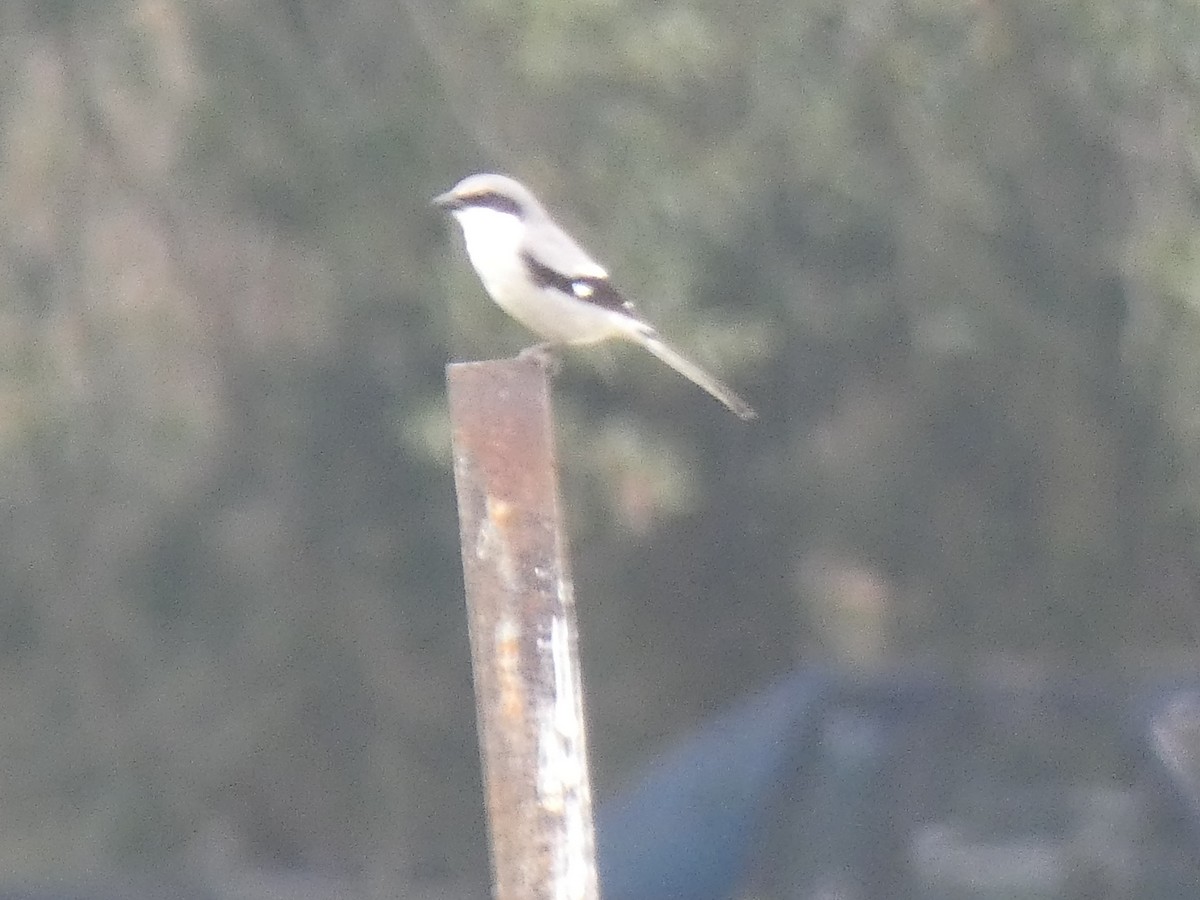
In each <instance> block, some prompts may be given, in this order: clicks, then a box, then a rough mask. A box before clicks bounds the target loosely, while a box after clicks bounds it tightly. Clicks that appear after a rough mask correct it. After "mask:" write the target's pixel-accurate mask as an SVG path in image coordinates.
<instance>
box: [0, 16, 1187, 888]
mask: <svg viewBox="0 0 1200 900" xmlns="http://www.w3.org/2000/svg"><path fill="white" fill-rule="evenodd" d="M1197 34H1200V13H1198V11H1197V7H1196V6H1195V4H1192V3H1187V2H1182V0H1149V2H1143V3H1137V4H1131V3H1127V2H1124V0H1093V2H1080V0H1073V2H1063V3H1058V4H1053V5H1050V4H1044V3H1041V2H1034V0H1013V2H1003V3H1001V2H984V0H978V2H966V0H958V2H939V0H926V2H894V0H867V2H854V3H834V2H824V0H800V2H796V0H788V2H774V0H762V2H753V3H745V2H733V0H699V2H697V0H691V2H687V3H683V2H666V3H662V2H649V0H640V2H638V0H626V2H619V3H618V2H600V0H562V2H544V3H532V2H531V3H520V2H512V3H505V2H499V0H476V2H450V3H445V2H430V0H408V2H406V3H405V2H384V0H347V2H343V3H338V4H327V3H318V2H313V0H291V2H287V0H274V2H272V0H268V2H245V0H191V2H187V3H185V2H182V0H110V2H106V3H83V2H75V0H57V2H52V3H46V2H43V0H9V2H6V3H4V4H2V5H0V40H2V42H3V53H2V54H0V67H2V69H3V74H2V77H0V127H2V134H3V143H2V146H0V154H2V155H0V291H2V294H0V296H2V297H3V301H2V303H0V498H2V500H3V506H2V508H0V509H2V519H0V674H2V677H0V711H2V717H3V721H4V723H5V724H4V727H3V728H0V809H3V810H4V814H3V821H2V822H0V873H3V874H5V875H8V876H13V877H21V878H34V879H37V878H42V877H48V876H54V877H59V876H67V877H73V876H75V875H81V876H86V875H88V874H89V873H95V872H109V871H143V870H147V869H155V868H157V867H165V868H166V869H168V870H171V871H205V872H212V871H214V870H215V871H221V870H223V868H229V869H233V868H236V867H239V866H278V867H286V868H305V869H310V870H316V871H323V872H324V871H328V872H337V873H346V874H349V875H350V876H351V877H353V878H355V879H360V880H361V881H362V883H366V884H372V885H382V886H387V885H396V884H410V883H414V882H422V883H428V882H434V881H437V882H442V881H450V882H452V883H460V882H464V881H465V882H466V883H477V882H480V881H481V880H482V878H483V872H484V870H485V866H486V854H485V848H484V842H483V830H482V820H481V810H480V798H479V787H478V775H477V757H476V749H475V739H474V733H473V709H472V699H471V690H470V671H469V661H468V655H467V645H466V634H465V615H464V610H463V600H462V596H461V581H460V571H459V561H458V546H457V525H456V520H455V515H454V501H453V495H452V484H451V475H450V463H449V455H448V432H447V422H446V410H445V402H444V393H443V365H444V364H445V363H446V362H447V361H449V360H453V359H465V358H480V357H486V356H497V355H509V354H511V353H513V352H515V351H516V350H517V349H519V348H520V347H522V346H524V344H525V343H526V342H528V340H529V339H528V336H527V335H526V334H524V333H523V332H522V331H521V329H520V328H519V326H516V325H515V324H511V323H509V322H507V320H505V319H504V317H503V316H502V314H501V313H499V312H498V311H497V310H495V309H494V308H493V307H492V306H491V305H490V304H489V303H488V301H487V300H486V299H485V297H484V295H483V293H482V290H481V289H480V288H479V287H478V285H477V282H476V280H475V277H474V275H473V273H471V272H470V271H469V269H468V267H467V265H466V263H465V259H464V256H463V254H462V250H461V245H460V239H459V236H458V234H457V232H456V229H454V228H453V227H452V225H451V224H450V223H449V222H446V221H442V220H441V219H440V218H439V216H438V215H437V214H436V213H435V211H433V210H431V209H430V208H429V207H428V205H427V204H428V198H429V197H431V196H432V195H433V194H434V193H436V192H438V191H440V190H444V189H445V188H447V187H448V186H450V185H451V184H452V183H453V182H455V181H456V180H457V179H458V178H459V177H461V176H462V175H464V174H467V173H469V172H471V171H477V170H487V169H495V170H501V171H507V172H510V173H512V174H514V175H517V176H518V177H520V178H521V179H523V180H525V181H527V182H528V183H529V184H531V185H532V186H533V187H534V188H535V189H536V190H537V191H538V193H539V194H540V195H541V196H542V197H543V199H544V200H545V201H547V203H548V205H550V206H551V208H552V209H555V210H557V211H560V212H561V215H562V218H563V219H564V220H565V221H566V222H568V223H569V224H570V225H571V226H572V227H573V228H574V229H575V230H577V231H578V232H579V233H580V234H582V235H583V236H584V238H585V244H586V245H587V246H589V248H590V249H592V250H593V251H594V252H596V254H597V255H598V256H600V257H601V258H602V259H604V260H605V261H606V262H608V264H609V265H610V267H611V268H612V270H613V271H614V272H616V273H617V280H618V282H619V283H620V285H621V286H622V287H623V288H625V289H626V291H627V292H628V293H630V294H631V295H633V296H634V297H635V298H636V299H637V300H638V301H639V302H640V305H641V306H642V308H643V310H644V311H645V312H646V313H647V315H648V317H650V318H651V319H652V320H653V321H655V322H656V323H657V324H658V325H659V326H660V327H661V329H662V330H663V331H664V333H666V334H667V335H668V336H670V337H671V338H672V339H673V341H674V343H676V344H677V345H679V346H680V347H681V348H684V349H686V350H688V351H689V353H690V355H692V356H694V357H696V358H697V359H699V360H701V361H703V362H704V363H706V364H707V365H710V366H711V367H712V368H713V369H714V370H716V371H720V372H721V373H722V374H723V375H724V376H725V377H726V378H727V379H728V380H729V381H730V382H731V383H733V384H735V385H736V386H738V388H739V390H741V391H742V392H743V393H744V394H745V395H746V396H747V397H748V398H750V399H751V400H752V402H753V403H754V404H755V405H756V406H757V407H758V408H759V410H760V412H761V414H762V418H761V421H760V422H758V423H756V424H754V425H752V426H749V427H747V426H744V425H742V424H741V423H739V422H738V421H736V420H735V419H734V418H733V417H732V416H729V415H728V414H727V413H725V412H724V411H723V410H721V409H720V408H719V407H718V406H717V405H716V404H714V403H712V402H711V401H710V400H709V399H707V398H706V397H704V396H703V395H702V394H700V393H699V392H698V391H696V390H695V389H694V388H692V387H691V386H690V385H688V384H687V383H686V382H684V381H683V380H682V379H680V378H678V377H676V376H675V375H673V374H672V373H671V372H669V371H667V370H665V369H663V368H662V367H661V366H659V365H658V364H657V363H656V362H654V361H653V360H650V359H648V358H647V359H642V358H641V357H640V356H638V355H637V354H635V353H632V352H630V353H627V352H625V351H624V350H620V349H617V350H613V351H611V352H610V351H597V352H591V351H583V352H579V353H573V354H571V355H570V357H569V359H568V361H567V365H566V372H565V374H564V375H563V377H562V378H561V379H560V380H559V381H558V383H557V405H558V413H559V416H560V428H559V435H560V457H561V462H562V468H563V478H564V494H565V498H566V501H567V506H568V508H569V509H570V514H571V519H572V536H571V537H572V544H573V550H574V560H575V562H574V566H575V575H576V582H577V594H578V598H579V602H580V606H581V610H580V611H581V616H582V627H583V635H584V648H583V649H584V655H585V663H586V679H587V686H588V691H589V695H588V703H589V714H590V716H591V718H592V720H593V727H594V735H593V738H592V744H593V748H594V751H595V754H596V760H595V766H596V772H597V779H598V783H599V791H600V794H601V796H602V797H603V796H604V795H605V793H606V792H607V791H609V790H611V788H612V786H614V785H615V784H618V783H619V782H620V779H621V776H622V774H623V773H624V772H626V771H627V770H628V767H629V766H630V765H631V764H632V763H633V762H634V761H635V760H639V759H642V758H644V757H646V756H647V755H649V754H650V753H651V752H653V748H654V747H655V746H656V745H657V743H658V742H659V741H660V740H661V739H663V738H664V737H666V736H667V735H669V734H672V733H676V732H678V731H681V730H683V729H686V728H687V727H689V726H690V725H692V724H694V723H695V722H696V721H697V720H699V719H700V718H701V717H702V716H703V715H704V714H706V713H708V712H711V711H712V710H713V709H716V708H719V707H721V706H722V705H723V704H725V703H726V702H728V701H730V700H732V699H733V698H735V697H737V696H739V695H741V694H742V693H744V692H745V691H747V690H749V689H751V688H753V687H755V686H757V685H760V684H762V683H764V682H766V681H768V680H769V679H771V678H773V677H775V676H777V675H779V674H780V673H783V672H785V671H787V670H788V669H790V668H791V667H793V666H795V665H797V664H798V663H802V662H810V661H813V660H824V661H832V662H836V663H838V664H839V665H844V666H846V667H850V668H854V669H860V670H871V669H877V668H879V667H882V666H886V665H889V664H891V663H895V662H901V663H911V662H914V661H915V662H919V663H921V664H926V665H933V666H936V667H938V668H941V669H944V670H949V671H953V672H960V673H962V675H963V677H964V678H969V677H970V678H973V677H986V676H987V674H988V673H989V672H995V671H1002V672H1011V671H1013V670H1014V669H1015V670H1019V671H1028V672H1035V671H1036V672H1046V671H1057V670H1072V671H1078V670H1085V671H1086V670H1089V669H1095V668H1103V669H1104V670H1105V671H1106V672H1107V673H1108V674H1110V675H1111V674H1112V673H1113V672H1128V673H1129V676H1130V677H1131V678H1132V677H1135V676H1136V675H1137V674H1139V673H1145V672H1157V671H1162V670H1164V669H1169V668H1175V667H1178V666H1179V665H1181V664H1186V663H1187V662H1188V661H1189V660H1194V647H1195V637H1196V626H1197V586H1198V582H1197V576H1198V574H1200V542H1198V534H1197V525H1198V523H1200V300H1198V298H1200V229H1198V228H1197V215H1196V214H1197V209H1198V207H1200V189H1198V185H1197V168H1198V162H1197V160H1198V159H1200V142H1198V140H1197V115H1198V111H1197V96H1198V94H1197V88H1198V85H1200V43H1197V41H1196V35H1197Z"/></svg>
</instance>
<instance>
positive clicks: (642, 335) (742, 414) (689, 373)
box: [630, 329, 758, 419]
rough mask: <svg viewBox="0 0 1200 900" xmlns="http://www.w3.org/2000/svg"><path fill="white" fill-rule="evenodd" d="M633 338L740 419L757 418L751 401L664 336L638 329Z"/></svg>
mask: <svg viewBox="0 0 1200 900" xmlns="http://www.w3.org/2000/svg"><path fill="white" fill-rule="evenodd" d="M630 336H631V337H632V338H633V340H635V341H636V342H637V343H639V344H641V345H642V346H643V347H645V348H646V349H647V350H649V351H650V352H651V353H653V354H654V355H655V356H657V357H658V358H659V359H661V360H662V361H663V362H665V363H666V364H667V365H668V366H670V367H671V368H672V369H674V370H675V371H676V372H678V373H679V374H680V375H682V376H683V377H684V378H686V379H687V380H688V381H690V382H692V384H694V385H696V386H697V387H699V388H703V389H704V390H706V391H708V393H710V394H712V395H713V396H714V397H716V398H717V399H718V400H720V401H721V402H722V403H723V404H725V405H726V406H727V407H729V409H730V410H732V411H733V414H734V415H736V416H737V417H738V418H739V419H756V418H758V413H756V412H755V411H754V407H752V406H751V405H750V404H749V403H747V402H746V401H745V400H743V399H742V398H741V397H739V396H738V395H737V394H736V393H734V392H733V391H732V390H730V389H729V388H727V387H726V386H725V385H723V384H722V383H721V382H719V381H717V379H715V378H713V377H712V376H711V375H709V374H708V373H707V372H705V371H704V370H703V369H701V368H700V367H699V366H697V365H696V364H695V363H693V362H691V361H689V360H687V359H684V358H683V357H682V356H680V355H679V354H678V353H676V352H675V351H674V350H672V349H671V348H670V347H668V346H667V345H666V344H664V343H663V341H662V338H660V337H659V336H658V334H657V333H656V332H654V331H652V330H649V329H647V330H646V331H640V330H639V331H637V332H635V333H634V334H632V335H630Z"/></svg>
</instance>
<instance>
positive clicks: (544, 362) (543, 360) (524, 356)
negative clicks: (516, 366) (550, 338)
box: [517, 343, 562, 378]
mask: <svg viewBox="0 0 1200 900" xmlns="http://www.w3.org/2000/svg"><path fill="white" fill-rule="evenodd" d="M517 359H519V360H531V361H533V362H535V363H537V364H538V365H539V366H541V367H542V368H543V369H545V370H546V371H547V372H548V373H549V374H550V377H551V378H553V377H554V376H555V375H557V374H558V373H559V370H561V369H562V359H561V358H559V356H558V354H557V353H555V352H554V344H550V343H545V344H534V345H533V346H532V347H526V348H525V349H524V350H522V351H521V352H520V353H518V354H517Z"/></svg>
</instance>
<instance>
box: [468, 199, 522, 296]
mask: <svg viewBox="0 0 1200 900" xmlns="http://www.w3.org/2000/svg"><path fill="white" fill-rule="evenodd" d="M454 218H456V219H458V224H459V225H461V226H462V230H463V238H464V239H465V240H466V242H467V256H469V257H470V258H471V265H473V266H474V267H475V271H476V272H478V273H479V275H480V277H481V278H483V280H484V282H485V283H486V282H487V280H488V274H489V273H491V272H496V271H502V270H504V269H507V268H509V267H511V266H512V265H513V264H514V263H516V262H517V261H518V254H519V252H520V248H521V241H522V239H523V238H524V237H525V223H524V222H522V221H521V220H520V219H519V218H517V217H516V216H514V215H513V214H512V213H506V212H500V211H499V210H495V209H488V208H487V207H484V206H473V207H472V206H469V207H466V208H465V209H458V210H455V211H454Z"/></svg>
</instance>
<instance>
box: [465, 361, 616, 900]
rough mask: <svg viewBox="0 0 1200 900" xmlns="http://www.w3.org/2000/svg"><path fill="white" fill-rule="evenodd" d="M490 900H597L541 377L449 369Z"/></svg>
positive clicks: (500, 367)
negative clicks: (488, 849)
mask: <svg viewBox="0 0 1200 900" xmlns="http://www.w3.org/2000/svg"><path fill="white" fill-rule="evenodd" d="M447 383H448V386H449V395H450V418H451V424H452V428H453V446H454V479H455V485H456V487H457V491H458V514H459V526H460V531H461V539H462V557H463V572H464V575H465V582H466V594H467V613H468V618H469V628H470V634H471V654H472V663H473V666H474V672H475V702H476V711H477V715H478V720H479V740H480V752H481V756H482V758H483V775H484V787H485V790H486V793H487V812H488V821H489V829H490V836H491V850H492V875H493V893H494V896H495V898H496V900H551V898H553V900H597V898H598V890H597V882H596V861H595V846H594V836H593V825H592V800H591V785H590V782H589V779H588V764H587V742H586V739H585V728H584V719H583V698H582V688H581V684H580V675H579V652H578V642H577V638H576V633H577V628H576V622H575V604H574V599H573V595H572V590H571V579H570V574H569V569H568V565H567V551H566V537H565V529H564V525H563V521H562V514H561V510H560V504H559V499H558V478H557V466H556V462H555V458H554V441H553V430H552V426H551V414H550V387H549V378H548V376H547V374H546V371H545V369H544V368H543V366H542V365H541V364H540V363H539V362H537V361H536V360H533V359H515V360H493V361H490V362H479V363H458V364H454V365H451V366H449V367H447Z"/></svg>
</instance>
